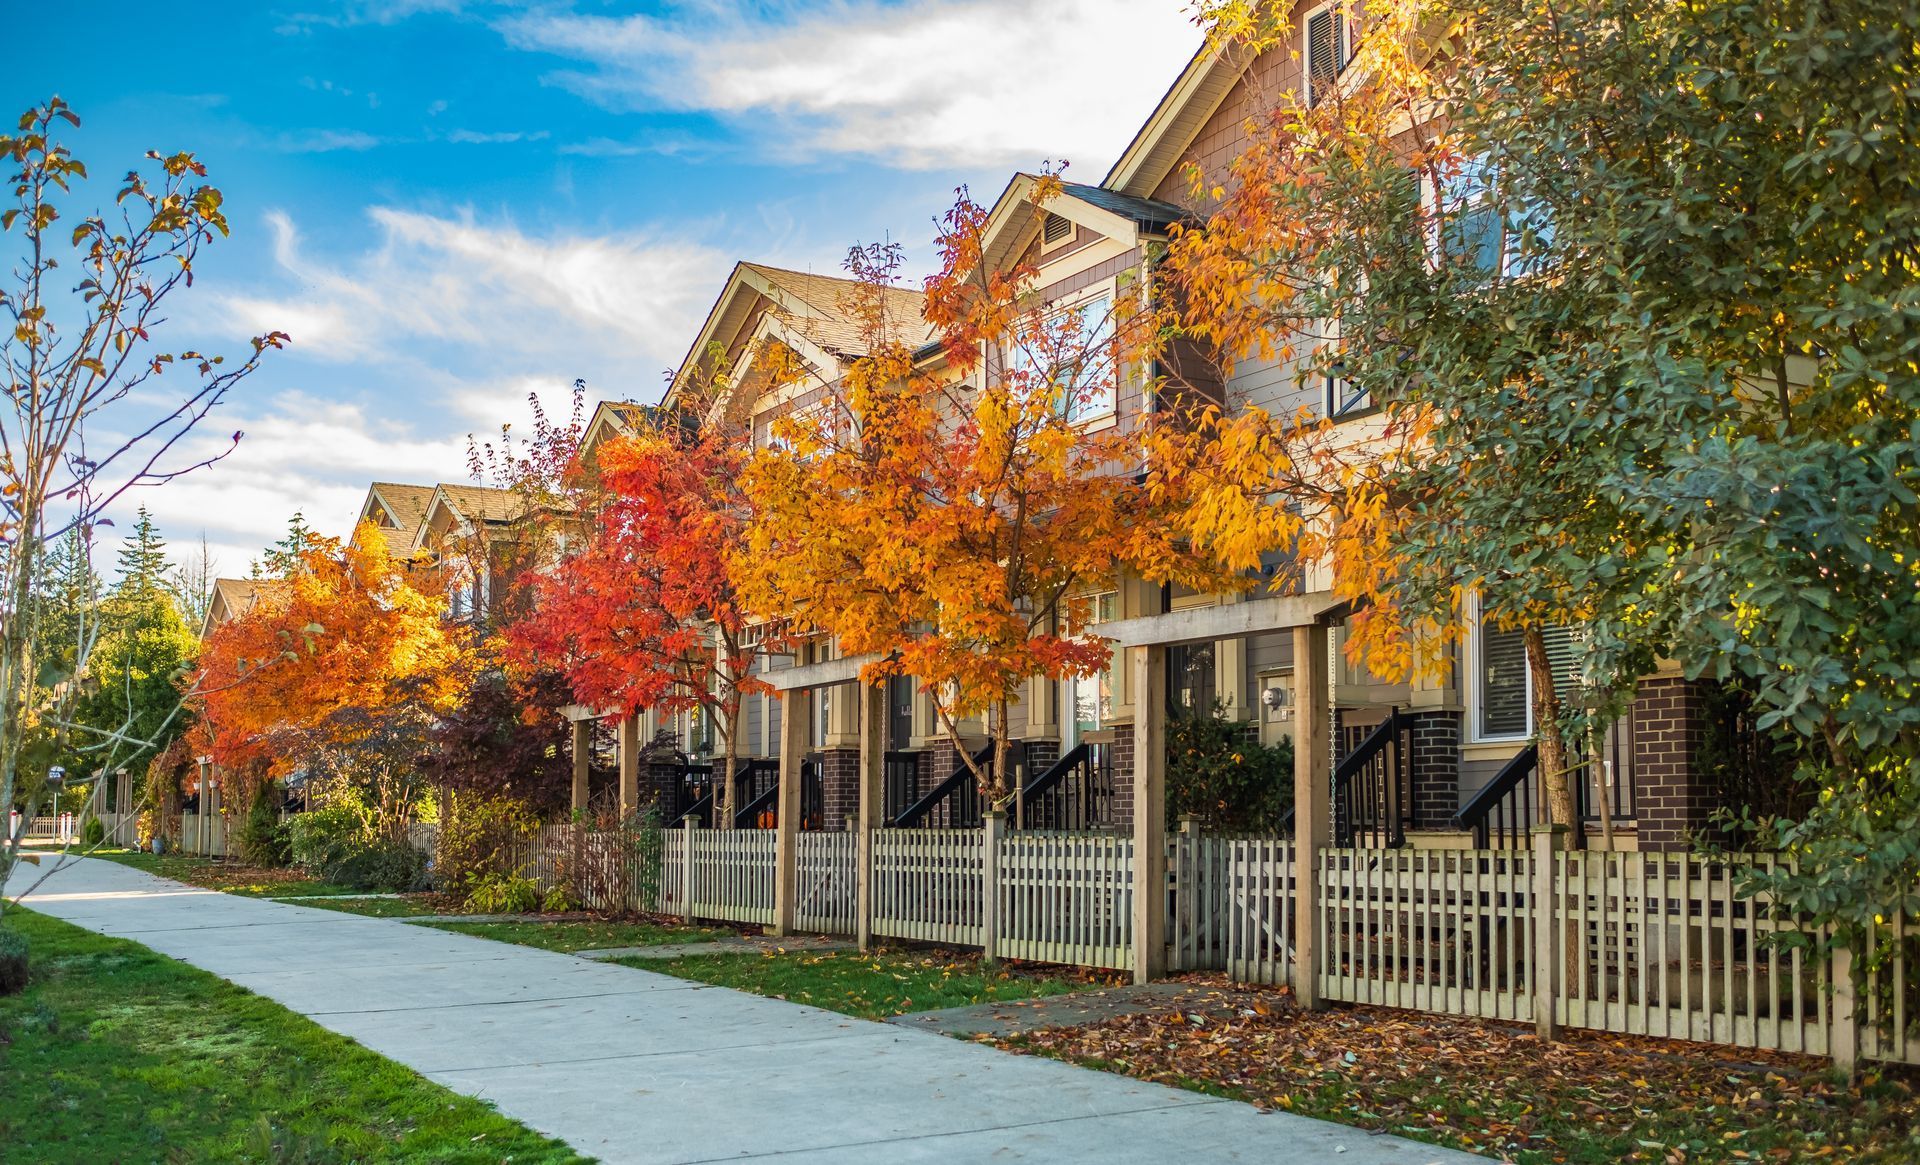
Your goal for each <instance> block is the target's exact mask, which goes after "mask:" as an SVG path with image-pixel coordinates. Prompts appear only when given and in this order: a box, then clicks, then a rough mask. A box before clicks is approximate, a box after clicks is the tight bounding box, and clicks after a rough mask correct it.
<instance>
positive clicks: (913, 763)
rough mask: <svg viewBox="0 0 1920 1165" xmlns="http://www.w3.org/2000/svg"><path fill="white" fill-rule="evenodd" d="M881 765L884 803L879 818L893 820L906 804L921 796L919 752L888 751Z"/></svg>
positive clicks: (903, 810) (904, 810) (905, 807)
mask: <svg viewBox="0 0 1920 1165" xmlns="http://www.w3.org/2000/svg"><path fill="white" fill-rule="evenodd" d="M882 767H883V770H884V776H883V778H882V783H883V787H884V791H885V796H886V804H885V806H884V807H883V809H882V812H881V819H882V820H884V821H893V820H895V819H897V818H898V817H899V816H900V815H901V814H902V813H904V812H906V810H907V806H909V805H911V804H913V803H914V802H915V801H918V800H919V799H920V797H921V790H920V782H921V766H920V754H919V753H917V752H889V753H887V754H886V756H885V758H884V759H883V761H882Z"/></svg>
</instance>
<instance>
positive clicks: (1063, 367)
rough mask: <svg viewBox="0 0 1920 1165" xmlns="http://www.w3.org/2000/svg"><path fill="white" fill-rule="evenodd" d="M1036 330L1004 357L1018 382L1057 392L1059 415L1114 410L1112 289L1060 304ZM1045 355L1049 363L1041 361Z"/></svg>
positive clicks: (1081, 416)
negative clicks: (1063, 304)
mask: <svg viewBox="0 0 1920 1165" xmlns="http://www.w3.org/2000/svg"><path fill="white" fill-rule="evenodd" d="M1035 331H1036V332H1037V333H1038V334H1036V335H1033V336H1030V337H1025V338H1024V342H1017V345H1016V349H1015V351H1014V352H1013V354H1012V355H1011V356H1010V357H1009V359H1008V362H1007V363H1008V372H1009V373H1011V374H1012V375H1014V376H1015V377H1017V378H1018V383H1020V386H1021V387H1023V388H1024V389H1025V390H1026V391H1030V392H1038V391H1041V390H1042V389H1046V390H1049V391H1052V392H1055V393H1057V394H1058V396H1059V408H1060V415H1061V416H1063V417H1065V418H1066V419H1067V420H1068V421H1069V422H1072V423H1074V424H1080V423H1082V422H1086V421H1095V420H1099V419H1100V418H1102V417H1109V416H1112V415H1113V412H1114V380H1115V378H1116V376H1117V375H1118V365H1117V363H1116V361H1115V359H1114V348H1115V346H1114V337H1113V291H1112V290H1111V289H1110V288H1109V289H1108V290H1104V291H1101V292H1100V293H1098V294H1096V295H1092V296H1089V297H1087V298H1085V299H1082V300H1079V301H1078V302H1075V303H1071V304H1068V305H1065V306H1062V307H1060V308H1058V310H1056V311H1054V312H1053V313H1052V314H1051V315H1049V316H1048V317H1047V319H1046V321H1045V322H1044V323H1043V324H1042V325H1041V326H1040V327H1039V328H1038V329H1035ZM1049 357H1050V358H1051V367H1048V366H1047V365H1046V364H1045V363H1044V361H1045V360H1046V359H1047V358H1049Z"/></svg>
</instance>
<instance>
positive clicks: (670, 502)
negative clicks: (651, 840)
mask: <svg viewBox="0 0 1920 1165" xmlns="http://www.w3.org/2000/svg"><path fill="white" fill-rule="evenodd" d="M629 425H630V431H629V432H627V433H625V434H622V435H619V436H616V437H612V438H610V439H608V440H607V441H605V442H604V443H602V444H600V445H599V446H598V447H596V448H595V449H594V450H593V455H592V458H591V463H582V462H581V461H580V460H579V458H578V457H577V455H576V457H575V458H574V462H573V464H572V465H571V466H570V467H569V468H568V470H567V471H566V473H565V475H564V477H565V480H566V481H567V483H568V484H567V486H566V487H565V488H566V493H567V497H568V499H569V500H568V513H569V515H570V516H571V517H570V525H569V530H570V535H569V539H568V546H567V552H566V553H565V555H564V556H563V557H561V558H560V560H559V561H558V562H557V563H556V564H555V565H554V566H553V567H552V568H550V569H549V570H546V571H543V572H542V573H541V574H539V575H538V576H537V578H535V580H534V582H533V587H534V597H533V604H532V609H533V612H534V613H533V614H532V615H530V616H529V617H527V618H523V619H520V620H517V621H515V622H514V623H512V624H510V625H509V626H508V628H507V629H506V636H507V639H508V641H509V643H510V644H511V650H512V653H513V657H514V658H515V659H516V660H517V661H519V663H520V664H521V665H523V666H532V667H551V668H556V669H558V670H559V671H561V672H562V673H563V674H564V675H565V676H566V677H567V681H568V683H569V684H570V685H571V686H572V688H573V692H574V695H575V697H576V698H577V699H578V700H579V701H580V703H582V704H585V705H587V706H588V707H590V708H593V709H596V710H598V711H600V712H603V713H608V714H613V715H617V716H632V715H634V714H636V713H637V712H639V711H641V710H643V709H649V708H651V709H655V710H658V711H664V712H668V713H672V712H678V711H683V710H698V711H699V712H701V713H702V714H703V715H704V716H706V717H707V718H708V719H709V720H710V722H711V723H712V724H713V725H714V727H715V731H716V732H717V734H718V735H719V737H720V741H721V746H722V753H723V763H724V768H723V769H722V770H721V771H722V772H723V773H724V774H729V775H730V774H732V773H733V772H734V769H735V767H736V764H737V762H738V758H739V752H740V735H741V722H742V718H743V717H742V713H743V708H744V704H745V701H746V699H747V697H749V696H751V695H753V694H755V693H758V692H764V691H767V690H768V688H767V685H766V684H765V682H764V681H762V680H760V679H758V678H756V674H755V673H756V671H757V670H758V664H759V661H760V660H761V658H762V657H763V656H765V655H767V654H768V653H770V652H774V651H778V650H781V649H782V637H781V633H780V626H779V624H778V622H777V621H774V622H756V621H754V620H751V619H750V618H749V617H748V615H747V611H746V607H745V605H744V604H743V603H742V601H741V598H740V593H739V590H738V587H737V586H736V584H735V579H734V575H733V572H732V571H731V570H730V568H729V567H730V562H731V560H732V556H733V553H734V551H735V550H737V549H738V548H739V547H740V546H741V543H742V538H743V532H744V530H745V529H746V527H747V524H748V522H749V519H750V514H751V509H750V505H749V502H748V498H747V496H746V493H745V491H744V490H743V488H742V485H741V475H742V471H743V469H744V467H745V465H746V461H747V457H748V452H749V446H748V437H747V434H746V433H745V432H744V430H743V429H742V427H741V426H739V425H737V424H734V423H730V422H729V421H728V419H727V410H726V409H725V408H722V407H717V402H716V401H715V400H714V399H713V397H712V394H710V393H709V392H707V391H704V390H702V389H701V388H700V387H699V386H696V385H691V384H683V385H681V386H679V388H678V389H677V391H676V392H675V394H674V396H673V398H672V401H671V403H670V404H669V405H666V406H662V407H660V408H655V409H647V410H642V409H638V408H636V409H634V410H632V411H631V413H630V421H629ZM733 786H734V782H733V781H732V780H731V779H730V776H729V777H723V778H722V779H720V780H717V781H716V782H715V796H714V805H715V813H714V820H715V822H716V823H717V824H719V825H720V826H721V827H722V828H725V827H728V826H730V825H731V824H732V823H733V815H734V809H735V806H734V787H733Z"/></svg>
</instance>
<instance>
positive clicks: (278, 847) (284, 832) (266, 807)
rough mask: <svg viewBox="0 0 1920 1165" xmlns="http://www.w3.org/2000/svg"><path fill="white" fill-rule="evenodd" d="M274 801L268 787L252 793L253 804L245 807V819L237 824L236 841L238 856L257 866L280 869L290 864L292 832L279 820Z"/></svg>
mask: <svg viewBox="0 0 1920 1165" xmlns="http://www.w3.org/2000/svg"><path fill="white" fill-rule="evenodd" d="M274 800H275V798H274V796H273V790H272V789H271V788H263V789H261V790H260V791H259V792H257V793H255V794H254V795H253V804H252V805H250V806H248V807H247V818H246V820H245V821H243V822H241V823H240V836H239V837H238V838H237V839H236V840H238V841H239V843H240V853H241V855H242V856H243V857H245V858H246V859H247V861H249V862H251V863H253V864H254V865H256V866H270V867H279V866H285V865H291V864H292V862H293V829H292V827H291V825H290V824H288V823H285V822H282V821H281V820H280V813H279V811H278V810H277V809H275V808H274Z"/></svg>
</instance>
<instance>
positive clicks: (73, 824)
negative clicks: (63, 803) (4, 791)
mask: <svg viewBox="0 0 1920 1165" xmlns="http://www.w3.org/2000/svg"><path fill="white" fill-rule="evenodd" d="M79 829H80V823H79V821H78V820H77V819H76V818H75V817H74V815H73V814H71V813H53V814H49V813H42V814H40V815H39V816H37V817H33V818H22V817H21V816H20V814H19V813H17V812H13V811H9V812H8V814H7V836H8V837H9V838H14V837H18V838H20V839H21V840H23V841H57V842H60V843H62V844H65V843H67V842H71V841H73V840H74V839H75V838H77V837H78V836H79Z"/></svg>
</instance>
